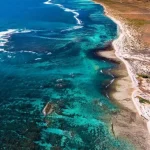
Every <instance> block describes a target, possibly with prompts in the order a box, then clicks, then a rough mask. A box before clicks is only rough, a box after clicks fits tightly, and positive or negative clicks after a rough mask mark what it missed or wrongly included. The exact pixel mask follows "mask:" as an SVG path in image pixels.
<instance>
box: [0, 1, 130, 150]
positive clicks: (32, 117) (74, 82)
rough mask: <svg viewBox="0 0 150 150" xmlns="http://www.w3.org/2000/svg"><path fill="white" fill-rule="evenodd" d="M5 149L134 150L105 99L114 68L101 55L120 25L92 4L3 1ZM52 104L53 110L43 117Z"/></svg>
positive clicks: (0, 85)
mask: <svg viewBox="0 0 150 150" xmlns="http://www.w3.org/2000/svg"><path fill="white" fill-rule="evenodd" d="M0 7H1V9H0V23H1V26H0V31H1V32H0V76H1V78H0V107H1V109H0V122H1V123H0V135H1V136H0V146H1V149H6V150H13V149H14V150H16V149H17V150H39V149H40V150H47V149H48V150H49V149H63V150H120V149H123V150H131V149H133V147H132V145H131V144H130V143H127V142H126V141H124V140H121V139H118V138H115V137H114V136H113V134H112V133H111V130H110V126H111V125H110V124H111V122H110V118H111V115H112V114H113V113H116V112H118V111H119V108H118V107H117V106H116V105H115V104H113V103H112V102H111V101H110V100H109V99H108V97H107V96H106V86H107V85H108V84H109V83H110V82H111V80H112V79H113V76H111V75H108V74H106V73H104V71H105V70H108V69H111V68H113V67H114V66H115V65H114V64H113V63H111V62H109V61H106V60H103V59H100V58H99V57H97V56H96V53H95V52H96V51H97V50H100V49H103V48H104V47H105V46H106V45H107V44H108V43H109V42H111V41H112V40H113V39H114V38H116V33H117V29H116V24H114V23H113V22H112V21H111V20H110V19H109V18H107V17H106V16H104V10H103V8H102V7H101V6H100V5H98V4H95V3H94V2H92V1H91V0H70V1H69V0H52V1H47V2H45V1H44V0H32V1H31V0H22V1H20V0H13V1H11V0H2V1H0ZM48 102H50V103H51V104H52V105H53V108H54V111H53V112H52V113H51V114H49V115H46V116H44V114H43V113H42V110H43V108H44V107H45V106H46V104H47V103H48Z"/></svg>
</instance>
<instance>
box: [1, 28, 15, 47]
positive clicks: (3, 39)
mask: <svg viewBox="0 0 150 150" xmlns="http://www.w3.org/2000/svg"><path fill="white" fill-rule="evenodd" d="M14 32H16V30H15V29H9V30H7V31H2V32H0V46H5V44H6V43H7V42H8V38H9V37H10V36H11V34H13V33H14Z"/></svg>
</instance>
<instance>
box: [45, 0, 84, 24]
mask: <svg viewBox="0 0 150 150" xmlns="http://www.w3.org/2000/svg"><path fill="white" fill-rule="evenodd" d="M44 4H52V3H51V0H48V1H46V2H44ZM54 5H56V6H59V7H60V8H61V9H63V10H64V11H66V12H71V13H73V14H74V18H75V19H76V21H77V24H82V21H81V20H80V19H78V16H79V13H78V12H76V11H75V10H73V9H69V8H65V7H64V6H63V5H61V4H54Z"/></svg>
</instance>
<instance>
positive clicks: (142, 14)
mask: <svg viewBox="0 0 150 150" xmlns="http://www.w3.org/2000/svg"><path fill="white" fill-rule="evenodd" d="M96 2H99V3H100V4H102V5H103V6H104V8H105V12H106V15H108V16H109V17H110V18H111V19H112V20H113V21H114V22H116V23H117V24H118V34H119V37H118V39H116V40H115V41H114V42H113V47H114V49H115V51H112V50H108V51H103V52H98V54H99V56H101V57H105V58H108V59H111V60H115V61H116V59H118V58H119V60H121V61H122V62H123V63H124V64H125V66H124V64H123V63H120V65H119V67H118V68H117V69H116V70H113V71H112V73H113V74H114V75H116V77H117V79H116V80H115V81H114V83H113V84H112V85H111V87H110V91H111V92H110V93H109V95H110V96H111V98H112V99H113V100H115V102H116V103H118V104H119V105H121V106H122V109H121V111H120V113H118V114H117V115H115V116H113V117H112V124H113V130H114V133H115V135H116V136H122V137H125V138H127V139H130V140H132V141H133V143H134V144H135V145H136V147H137V149H140V150H149V149H150V134H149V133H148V132H149V131H150V9H149V8H150V7H149V6H150V1H148V0H147V1H146V0H145V1H143V0H142V1H137V0H130V1H125V0H120V1H114V0H105V1H104V0H97V1H96ZM113 52H114V53H115V54H116V56H117V58H115V56H114V54H113ZM119 60H117V61H119ZM125 68H126V69H127V71H126V69H125Z"/></svg>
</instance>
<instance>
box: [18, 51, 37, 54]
mask: <svg viewBox="0 0 150 150" xmlns="http://www.w3.org/2000/svg"><path fill="white" fill-rule="evenodd" d="M20 53H32V54H37V53H36V52H33V51H23V50H22V51H20Z"/></svg>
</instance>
